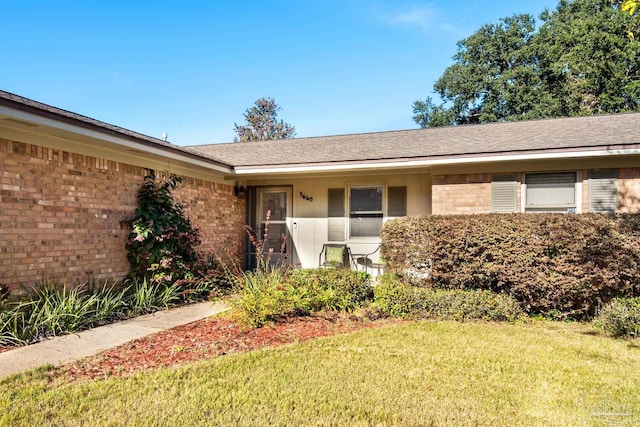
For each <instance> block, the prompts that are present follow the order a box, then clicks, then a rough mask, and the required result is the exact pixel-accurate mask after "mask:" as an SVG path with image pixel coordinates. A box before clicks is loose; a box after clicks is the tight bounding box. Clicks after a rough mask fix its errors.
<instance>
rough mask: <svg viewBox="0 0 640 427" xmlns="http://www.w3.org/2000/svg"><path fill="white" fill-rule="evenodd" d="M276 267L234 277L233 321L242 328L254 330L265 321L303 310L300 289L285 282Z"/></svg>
mask: <svg viewBox="0 0 640 427" xmlns="http://www.w3.org/2000/svg"><path fill="white" fill-rule="evenodd" d="M286 275H287V274H286V272H285V271H283V270H282V269H280V268H273V269H269V268H266V269H260V270H256V271H247V272H244V273H242V275H241V277H239V278H238V288H239V289H238V291H237V292H236V294H235V295H234V297H233V298H232V299H231V305H232V307H233V308H235V309H236V313H237V319H238V321H239V322H240V323H242V324H243V325H245V326H249V327H252V328H257V327H260V326H262V325H264V324H265V323H266V322H270V321H277V320H280V319H282V318H285V317H287V316H291V315H293V314H294V313H296V311H297V310H298V311H301V310H305V311H306V310H307V309H308V308H309V307H307V301H305V300H304V297H303V292H302V290H298V289H296V288H295V287H293V286H291V285H290V284H288V283H287V281H286Z"/></svg>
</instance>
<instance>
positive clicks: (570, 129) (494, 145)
mask: <svg viewBox="0 0 640 427" xmlns="http://www.w3.org/2000/svg"><path fill="white" fill-rule="evenodd" d="M636 144H640V113H626V114H615V115H601V116H588V117H573V118H560V119H544V120H530V121H519V122H506V123H490V124H482V125H467V126H451V127H443V128H430V129H415V130H401V131H390V132H377V133H363V134H352V135H337V136H325V137H314V138H296V139H287V140H276V141H257V142H244V143H228V144H211V145H198V146H191V147H189V148H190V149H193V150H195V151H198V152H200V153H203V154H205V155H208V156H210V157H212V158H215V159H218V160H219V161H222V162H225V163H228V164H232V165H234V166H236V167H243V166H245V167H246V166H267V165H301V164H322V163H335V162H361V161H372V162H374V161H384V160H390V161H392V160H398V159H419V158H442V157H456V156H479V155H500V154H504V155H506V154H513V153H527V152H539V151H549V150H551V151H554V150H556V151H558V150H560V151H565V150H572V151H573V150H580V149H586V150H589V149H591V150H596V149H615V148H621V147H626V146H629V145H636Z"/></svg>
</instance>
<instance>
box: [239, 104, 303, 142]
mask: <svg viewBox="0 0 640 427" xmlns="http://www.w3.org/2000/svg"><path fill="white" fill-rule="evenodd" d="M280 110H281V108H280V107H279V106H278V104H276V102H275V101H274V99H273V98H259V99H258V100H256V102H255V104H254V105H253V106H252V107H250V108H248V109H247V110H246V111H245V113H244V118H245V120H246V122H247V124H246V125H238V124H237V123H234V131H235V133H236V135H237V137H236V138H235V141H236V142H238V141H240V142H248V141H264V140H268V139H287V138H293V137H294V136H295V135H296V128H295V127H294V126H292V125H290V124H288V123H285V122H284V121H282V120H280V121H278V111H280Z"/></svg>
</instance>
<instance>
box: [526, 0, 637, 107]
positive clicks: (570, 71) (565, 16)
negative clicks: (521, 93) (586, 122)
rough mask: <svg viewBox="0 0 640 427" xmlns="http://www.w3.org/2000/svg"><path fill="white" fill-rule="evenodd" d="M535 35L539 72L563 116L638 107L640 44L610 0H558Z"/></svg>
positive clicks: (543, 17)
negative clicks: (629, 33) (633, 38)
mask: <svg viewBox="0 0 640 427" xmlns="http://www.w3.org/2000/svg"><path fill="white" fill-rule="evenodd" d="M541 19H542V21H543V24H542V25H541V27H540V30H539V32H538V35H537V37H536V40H535V42H536V46H537V49H538V51H539V53H538V58H539V62H540V65H541V70H542V72H544V77H545V79H546V80H547V82H548V83H549V87H550V88H551V91H552V94H553V97H554V99H556V100H557V101H558V103H559V105H560V114H561V115H563V116H574V115H589V114H601V113H618V112H623V111H637V110H638V109H640V44H639V43H629V39H628V38H627V36H626V34H627V32H628V30H629V28H630V25H631V21H632V20H631V18H630V17H629V16H628V15H627V14H623V13H619V11H618V10H616V8H615V7H614V6H613V5H612V4H611V2H610V1H609V0H575V1H567V0H561V1H560V3H559V4H558V6H557V8H556V10H554V11H553V12H549V11H546V12H544V13H543V14H542V15H541Z"/></svg>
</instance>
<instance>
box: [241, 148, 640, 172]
mask: <svg viewBox="0 0 640 427" xmlns="http://www.w3.org/2000/svg"><path fill="white" fill-rule="evenodd" d="M624 155H640V149H638V148H629V149H620V150H585V151H570V152H560V153H535V154H512V155H504V156H496V155H493V156H479V157H458V158H446V159H429V160H408V159H407V160H396V161H391V162H375V163H352V164H336V165H319V166H302V165H301V166H290V167H263V168H260V167H240V168H236V169H235V174H236V175H254V174H265V173H270V174H271V173H292V172H342V171H345V172H346V171H351V170H361V169H392V168H415V167H430V166H443V165H456V164H474V163H491V162H508V161H519V160H548V159H572V158H589V157H603V156H624Z"/></svg>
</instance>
